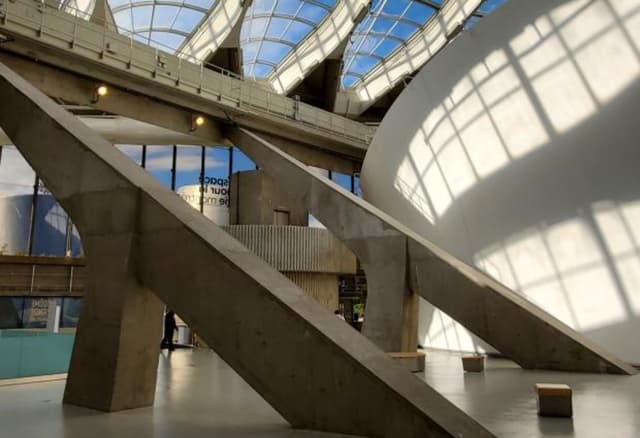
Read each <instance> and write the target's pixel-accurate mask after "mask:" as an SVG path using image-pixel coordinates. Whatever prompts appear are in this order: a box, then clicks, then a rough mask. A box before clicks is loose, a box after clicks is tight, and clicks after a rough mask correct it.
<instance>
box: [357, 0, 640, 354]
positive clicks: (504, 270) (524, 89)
mask: <svg viewBox="0 0 640 438" xmlns="http://www.w3.org/2000/svg"><path fill="white" fill-rule="evenodd" d="M638 114H640V0H594V1H586V0H572V1H568V0H564V1H557V0H555V1H552V0H537V1H535V2H531V1H527V0H510V1H509V2H507V3H506V4H505V5H504V6H503V7H502V8H500V9H499V10H497V11H496V12H495V13H494V14H492V15H491V16H489V17H487V18H486V19H484V20H483V21H482V22H481V23H479V24H478V25H477V26H476V27H475V28H474V29H472V30H471V31H469V32H467V33H466V34H464V35H463V36H461V37H460V38H458V39H457V40H456V41H454V42H453V43H452V44H451V45H450V46H449V47H447V48H446V49H445V50H444V51H443V52H442V53H441V54H440V55H439V56H438V58H436V59H434V60H433V61H432V62H431V63H429V64H428V65H426V66H425V67H424V69H423V70H422V71H421V72H420V73H419V75H418V76H417V77H416V78H415V79H414V81H413V82H412V83H411V85H410V86H409V87H408V88H407V90H405V92H404V93H403V94H402V95H401V96H400V98H399V99H398V100H397V101H396V102H395V104H394V106H393V107H392V108H391V110H390V111H389V113H388V115H387V117H386V118H385V120H384V121H383V123H382V124H381V126H380V128H379V129H378V131H377V134H376V137H375V139H374V141H373V143H372V145H371V147H370V149H369V153H368V155H367V158H366V161H365V164H364V169H363V174H362V188H363V193H364V196H365V197H366V198H367V199H368V200H370V201H372V202H373V203H374V204H375V205H377V206H378V207H380V208H382V209H383V210H385V211H387V212H388V213H390V214H391V215H393V216H395V217H397V218H398V219H400V220H401V221H402V222H404V223H405V224H407V225H408V226H410V227H411V228H413V229H415V230H416V231H417V232H419V233H421V234H423V235H424V236H426V237H427V238H429V239H430V240H432V241H434V242H435V243H437V244H439V245H441V246H442V247H443V248H445V249H446V250H448V251H449V252H451V253H453V254H454V255H456V256H457V257H459V258H460V259H462V260H464V261H466V262H467V263H469V264H474V265H476V266H477V267H479V268H480V269H483V270H485V271H486V272H488V273H489V274H490V275H492V276H494V277H495V278H496V279H498V280H499V281H501V282H503V283H504V284H505V285H507V286H509V287H511V288H513V289H515V290H517V291H519V292H520V293H522V294H524V295H525V296H526V297H527V298H528V299H530V300H531V301H533V302H534V303H536V304H538V305H539V306H540V307H542V308H544V309H545V310H547V311H549V312H550V313H552V314H553V315H555V316H556V317H558V318H559V319H561V320H563V321H564V322H566V323H567V324H569V325H570V326H572V327H574V328H576V329H577V330H579V331H581V332H584V333H586V334H587V335H589V336H590V337H592V338H593V339H594V340H596V341H598V342H600V343H601V344H603V345H604V346H605V347H607V348H608V349H609V350H611V351H612V352H614V353H616V354H618V355H619V356H621V357H622V358H623V359H626V360H630V361H633V362H640V343H638V342H637V339H636V338H637V334H638V333H640V171H639V170H640V169H639V167H640V140H639V139H640V135H639V133H640V129H639V125H638V122H639V121H640V119H639V118H638ZM452 293H454V292H452ZM419 331H420V333H419V335H420V343H421V344H423V345H429V346H433V347H439V348H449V349H461V350H473V349H477V348H479V343H478V342H477V340H475V339H474V338H473V337H472V336H470V335H469V334H468V333H467V332H466V330H464V329H463V328H462V327H461V326H459V325H457V324H456V323H454V322H453V321H451V320H450V319H449V318H448V317H447V316H446V315H443V314H442V313H440V312H439V311H436V312H434V311H433V308H432V307H431V306H430V305H428V304H427V303H425V302H423V303H421V315H420V330H419Z"/></svg>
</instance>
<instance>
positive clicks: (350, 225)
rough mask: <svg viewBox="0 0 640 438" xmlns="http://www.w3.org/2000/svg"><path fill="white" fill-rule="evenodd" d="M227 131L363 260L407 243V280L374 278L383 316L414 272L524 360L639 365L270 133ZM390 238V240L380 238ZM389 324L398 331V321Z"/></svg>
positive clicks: (587, 366) (376, 306) (419, 286)
mask: <svg viewBox="0 0 640 438" xmlns="http://www.w3.org/2000/svg"><path fill="white" fill-rule="evenodd" d="M226 135H227V136H228V137H229V138H230V139H231V140H232V141H233V142H234V143H235V144H236V145H237V146H238V147H240V148H241V149H242V150H243V151H244V152H245V153H246V154H247V155H249V156H250V157H251V158H252V159H253V160H254V162H256V163H257V164H258V165H259V166H260V168H261V169H263V170H264V171H265V172H266V173H268V174H270V175H271V176H272V177H273V178H274V179H275V178H279V179H280V180H282V181H287V184H286V187H287V188H288V189H289V191H290V192H291V196H296V197H300V196H306V200H307V203H308V205H309V210H310V212H311V213H312V214H313V215H314V216H315V217H317V218H318V219H319V220H320V221H321V222H322V223H323V224H324V225H325V226H326V227H327V228H329V230H331V232H332V233H333V234H334V235H335V236H336V237H337V238H339V239H340V240H342V241H343V242H344V243H345V244H346V245H347V246H348V247H349V248H350V249H351V250H352V251H353V252H354V254H356V256H357V257H358V258H359V259H360V261H361V262H362V263H363V265H365V266H366V264H368V263H375V260H376V259H378V258H382V259H385V257H387V254H388V253H389V252H390V251H389V250H388V249H387V248H389V244H388V242H389V241H390V240H393V241H394V242H397V243H398V244H399V245H401V247H402V245H406V251H405V252H403V253H404V254H407V260H405V261H404V262H403V260H402V258H398V257H396V263H398V265H399V266H398V267H397V269H398V270H400V269H402V264H403V263H404V265H405V266H404V275H403V276H400V280H398V277H396V279H395V280H394V278H393V277H392V276H387V277H384V278H380V280H382V281H384V284H378V286H375V285H374V289H373V296H372V302H371V303H372V305H370V306H368V309H367V312H371V313H373V314H377V313H378V312H381V313H387V312H388V314H390V315H391V318H389V319H383V321H389V320H393V318H397V316H394V315H398V314H402V308H400V303H403V302H404V301H403V300H402V295H401V294H402V293H403V289H404V287H402V283H403V282H404V281H405V279H408V282H409V287H410V288H411V289H413V290H416V291H417V292H418V293H419V294H420V295H421V296H422V297H423V298H425V299H426V300H427V301H429V302H430V303H431V304H433V305H434V306H436V307H438V308H439V309H441V310H442V311H443V312H445V313H447V314H448V315H450V316H451V317H452V318H453V319H455V320H456V321H458V322H459V323H460V324H462V325H463V326H464V327H466V328H467V329H469V330H470V331H471V332H473V333H474V334H476V335H477V336H478V337H480V338H481V339H483V340H484V341H486V342H487V343H489V344H490V345H492V346H493V347H494V348H496V349H497V350H498V351H500V352H501V353H502V354H504V355H505V356H507V357H509V358H511V359H513V360H514V361H516V362H517V363H518V364H519V365H520V366H522V367H523V368H531V369H555V370H565V371H583V372H598V373H621V374H634V373H635V369H634V368H633V367H631V366H630V365H629V364H627V363H625V362H623V361H621V360H620V359H618V358H617V357H615V356H614V355H612V354H611V353H609V352H608V351H606V350H604V349H603V348H601V347H600V346H598V345H596V344H595V343H594V342H592V341H591V340H590V339H588V338H587V337H585V336H583V335H581V334H579V333H577V332H576V331H575V330H573V329H571V328H570V327H568V326H567V325H566V324H564V323H562V322H561V321H559V320H557V319H556V318H554V317H553V316H551V315H549V314H548V313H546V312H545V311H543V310H542V309H541V308H539V307H537V306H535V305H534V304H532V303H531V302H529V301H527V300H526V299H525V298H523V297H522V296H520V295H518V294H516V293H515V292H513V291H512V290H510V289H508V288H506V287H505V286H503V285H502V284H500V283H498V282H497V281H495V280H493V279H491V278H490V277H488V276H487V275H485V274H483V273H481V272H480V271H478V270H477V269H475V268H472V267H471V266H469V265H466V264H465V263H463V262H461V261H460V260H458V259H456V258H455V257H453V256H452V255H450V254H448V253H447V252H445V251H444V250H442V249H441V248H439V247H437V246H436V245H435V244H433V243H431V242H429V241H428V240H426V239H424V238H423V237H421V236H419V235H417V234H416V233H415V232H413V231H411V230H410V229H408V228H407V227H405V226H404V225H402V224H401V223H400V222H398V221H397V220H395V219H394V218H392V217H391V216H389V215H388V214H386V213H384V212H383V211H381V210H379V209H377V208H375V207H374V206H373V205H371V204H369V203H367V202H366V201H364V200H362V199H360V198H358V197H356V196H355V195H353V194H351V193H349V192H348V191H346V190H344V189H343V188H341V187H340V186H339V185H338V184H335V183H334V182H332V181H329V180H328V179H327V178H324V177H322V176H320V175H316V174H314V173H313V172H311V171H310V170H309V169H308V168H307V167H306V166H304V165H303V164H302V163H300V162H299V161H297V160H296V159H294V158H292V157H290V156H289V155H287V154H286V153H285V152H283V151H281V150H279V149H278V147H276V146H275V145H274V144H272V143H270V142H269V141H267V139H265V138H263V137H261V136H259V135H256V134H255V133H252V132H251V131H248V130H246V129H244V128H237V127H234V128H229V129H228V130H227V134H226ZM385 240H386V241H387V242H386V244H379V242H381V241H385ZM374 280H375V281H377V279H375V278H374ZM368 287H370V286H369V285H368ZM381 306H382V308H380V307H381ZM368 317H369V316H367V318H368ZM395 321H396V323H397V320H395ZM388 328H389V329H390V333H391V336H392V337H395V334H396V331H394V330H393V328H394V326H393V321H392V323H391V324H390V325H389V327H388ZM380 332H382V329H380ZM374 339H375V338H374Z"/></svg>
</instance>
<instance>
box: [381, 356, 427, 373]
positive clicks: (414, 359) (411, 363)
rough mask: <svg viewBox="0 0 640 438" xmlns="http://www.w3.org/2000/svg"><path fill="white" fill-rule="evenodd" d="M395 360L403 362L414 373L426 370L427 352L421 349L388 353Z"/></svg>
mask: <svg viewBox="0 0 640 438" xmlns="http://www.w3.org/2000/svg"><path fill="white" fill-rule="evenodd" d="M387 354H388V355H389V356H390V357H391V358H392V359H393V360H395V361H397V362H399V363H401V364H402V365H403V366H404V367H405V368H407V369H408V370H409V371H411V372H412V373H417V372H420V371H424V364H425V354H424V353H421V352H419V351H402V352H392V353H387Z"/></svg>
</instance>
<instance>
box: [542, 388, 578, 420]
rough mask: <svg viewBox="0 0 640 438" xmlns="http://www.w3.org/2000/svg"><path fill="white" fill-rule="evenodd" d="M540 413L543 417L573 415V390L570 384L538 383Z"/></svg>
mask: <svg viewBox="0 0 640 438" xmlns="http://www.w3.org/2000/svg"><path fill="white" fill-rule="evenodd" d="M535 389H536V393H537V395H538V415H540V416H541V417H571V416H573V406H572V401H571V397H572V391H571V387H570V386H569V385H564V384H557V383H536V386H535Z"/></svg>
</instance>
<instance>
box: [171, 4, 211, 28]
mask: <svg viewBox="0 0 640 438" xmlns="http://www.w3.org/2000/svg"><path fill="white" fill-rule="evenodd" d="M202 18H204V14H203V13H202V12H198V11H194V10H193V9H187V8H182V9H181V10H180V12H178V16H177V17H176V21H175V23H174V24H173V28H174V29H175V30H178V31H182V32H186V33H189V32H191V31H192V30H193V29H195V27H196V26H197V25H198V24H199V23H200V21H202Z"/></svg>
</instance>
